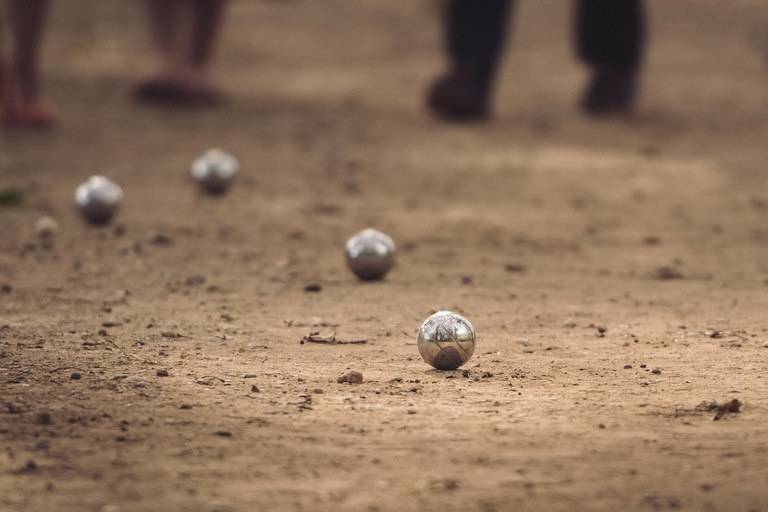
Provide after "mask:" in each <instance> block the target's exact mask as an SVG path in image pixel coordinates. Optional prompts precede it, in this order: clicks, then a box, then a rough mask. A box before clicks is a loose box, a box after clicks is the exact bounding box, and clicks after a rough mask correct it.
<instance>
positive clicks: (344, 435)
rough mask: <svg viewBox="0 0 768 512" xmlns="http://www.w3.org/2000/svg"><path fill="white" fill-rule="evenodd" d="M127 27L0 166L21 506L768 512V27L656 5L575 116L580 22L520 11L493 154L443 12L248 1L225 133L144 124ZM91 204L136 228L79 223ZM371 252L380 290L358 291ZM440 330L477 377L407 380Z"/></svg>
mask: <svg viewBox="0 0 768 512" xmlns="http://www.w3.org/2000/svg"><path fill="white" fill-rule="evenodd" d="M138 7H139V6H138V5H137V4H136V3H134V2H124V1H121V0H109V1H98V0H89V1H86V0H67V1H60V2H58V3H57V5H56V10H55V13H54V16H53V19H52V24H51V25H52V26H51V32H50V36H49V38H48V40H47V43H48V44H47V46H46V71H47V87H48V91H49V93H50V95H51V97H52V98H53V99H54V100H55V101H56V103H57V104H58V105H59V108H60V111H61V115H62V122H61V124H60V126H59V128H58V129H57V130H55V131H54V132H52V133H49V134H30V133H23V134H19V133H10V132H7V131H6V132H4V133H2V136H1V138H0V188H3V189H7V188H9V187H16V188H18V189H21V190H23V191H24V202H23V204H21V205H17V206H6V207H2V208H0V233H1V234H2V236H0V284H2V285H4V286H3V288H2V292H1V293H0V510H3V511H9V512H11V511H13V512H16V511H58V512H69V511H78V512H81V511H97V512H133V511H159V510H165V511H168V510H178V511H190V512H197V511H201V512H241V511H253V510H304V511H323V510H334V511H339V510H349V511H359V510H366V511H417V510H418V511H423V510H442V511H452V510H457V511H458V510H463V511H466V510H481V511H506V510H510V511H512V510H514V511H529V510H530V511H533V510H546V511H550V510H552V511H566V510H567V511H572V510H600V511H617V510H695V511H743V512H751V511H768V485H767V484H768V466H767V465H766V461H768V426H766V425H767V424H768V405H767V404H766V401H765V399H766V396H767V395H768V373H766V370H768V321H767V320H766V311H767V310H768V295H767V294H766V292H767V291H768V288H767V285H768V256H766V254H768V222H767V221H766V219H767V218H768V187H767V186H766V185H767V183H766V173H768V145H767V144H766V141H768V11H766V9H765V7H766V5H765V2H764V1H762V0H751V1H750V0H732V1H730V2H727V3H723V2H717V1H715V0H680V1H676V2H662V1H661V0H657V1H655V2H652V3H651V27H652V29H651V47H650V49H649V54H648V60H647V66H646V73H645V76H644V84H643V85H644V88H643V95H642V98H641V101H640V105H639V108H638V112H637V114H636V115H635V116H634V117H632V118H631V119H628V120H622V121H606V122H595V121H591V120H589V119H585V118H583V117H581V116H580V115H579V113H578V112H577V111H576V109H575V108H574V103H575V101H576V99H577V97H578V93H579V91H580V88H581V86H582V85H583V82H584V79H585V73H584V70H583V69H582V68H581V67H580V66H579V64H578V63H577V62H576V61H575V60H574V58H573V56H572V52H571V50H570V48H569V38H570V34H569V32H568V28H569V26H570V22H569V20H568V10H569V7H570V4H568V3H566V2H560V1H555V0H547V1H536V2H522V3H521V4H520V6H519V7H520V8H519V11H518V15H519V16H518V18H517V19H516V21H515V34H514V37H513V45H512V48H510V52H509V53H508V55H507V58H506V65H505V67H504V70H503V72H502V75H503V76H502V81H501V83H500V84H499V88H498V98H497V107H498V108H497V115H496V116H495V119H494V120H493V121H492V122H491V123H489V124H487V125H483V126H474V127H460V126H459V127H457V126H450V125H444V124H441V123H439V122H437V121H435V120H433V119H431V118H430V117H429V116H428V115H427V114H426V113H425V112H424V111H423V109H422V94H423V90H424V87H425V85H426V84H427V83H428V82H429V80H430V78H431V77H432V76H433V75H434V74H435V73H436V72H437V71H439V70H440V68H441V66H442V64H443V62H442V57H441V55H440V52H439V34H438V27H437V22H436V17H435V16H436V15H435V12H434V8H433V7H430V5H429V4H428V3H422V2H410V1H406V0H398V1H392V0H366V1H365V2H349V1H344V0H325V1H323V2H318V1H309V0H304V1H296V2H256V1H240V2H236V3H235V4H234V5H233V8H232V12H231V16H230V18H229V23H228V26H227V32H226V34H225V38H224V41H223V42H222V46H221V55H220V57H221V59H220V62H219V67H218V72H219V76H220V78H221V83H222V86H223V87H224V88H225V89H226V90H227V91H228V92H229V94H230V102H229V104H228V106H227V107H225V108H223V109H220V110H217V111H208V112H190V111H178V110H158V109H153V108H149V107H142V106H137V105H136V104H134V103H133V102H132V101H131V100H130V98H129V90H130V84H131V82H132V80H134V79H135V78H137V77H139V76H141V73H143V72H144V71H145V70H146V69H147V65H148V55H147V54H146V52H145V51H144V48H145V39H146V38H145V34H144V31H143V28H144V27H143V20H142V18H141V13H140V11H139V9H138ZM211 146H221V147H224V148H225V149H227V150H229V151H232V152H233V153H235V154H236V155H237V156H238V157H239V158H240V159H241V161H242V163H243V174H242V176H241V179H240V181H239V182H238V183H237V185H236V187H235V188H234V189H233V190H232V193H231V194H230V195H229V196H227V197H225V198H223V199H220V200H216V199H210V198H205V197H201V196H200V195H199V194H198V193H197V192H196V190H195V189H194V187H193V186H192V185H191V184H190V183H189V181H188V179H187V176H186V173H187V168H188V165H189V162H190V161H191V159H192V158H193V157H194V156H196V155H197V154H199V153H200V152H202V151H203V150H204V149H206V148H208V147H211ZM93 173H103V174H106V175H108V176H110V177H112V178H113V179H115V180H116V181H118V182H119V183H120V184H121V185H122V186H123V188H124V190H125V193H126V199H125V202H124V205H123V210H122V211H121V213H120V216H119V219H118V223H117V224H118V227H117V228H115V227H114V226H113V227H111V228H107V229H99V228H92V227H89V226H86V225H85V224H84V223H83V222H82V221H81V219H80V218H79V217H78V216H77V215H76V212H75V211H74V209H73V206H72V194H73V191H74V187H75V185H76V184H77V183H78V182H79V181H81V180H83V179H84V178H86V177H87V176H89V175H90V174H93ZM43 215H52V216H54V217H55V218H56V219H57V220H58V222H59V223H60V228H59V231H58V234H57V236H56V239H55V241H54V243H53V247H49V248H46V247H43V244H41V243H40V241H39V240H38V239H37V237H36V234H35V228H34V226H35V222H36V220H37V219H38V218H40V217H41V216H43ZM367 226H376V227H379V228H380V229H383V230H385V231H386V232H388V233H390V234H391V235H392V236H393V238H394V239H395V240H396V242H397V243H398V246H399V252H398V266H397V268H396V269H395V271H394V272H393V273H392V274H391V275H390V276H389V278H388V279H387V280H386V281H384V282H381V283H360V282H358V281H357V280H356V279H355V278H354V277H353V276H352V275H351V274H350V273H349V272H348V271H347V269H346V268H345V265H344V261H343V244H344V241H345V240H346V238H347V237H348V236H349V235H351V234H352V233H354V232H355V231H357V230H358V229H361V228H363V227H367ZM308 284H319V285H320V286H321V287H322V290H321V291H320V292H319V293H307V292H305V291H304V288H305V286H306V285H308ZM444 308H447V309H453V310H455V311H457V312H461V313H463V314H465V315H466V316H467V317H468V318H469V319H470V320H471V321H472V322H473V323H474V325H475V327H476V329H477V331H478V336H479V339H478V345H477V350H476V352H475V355H474V357H473V358H472V359H471V361H470V362H469V363H468V364H467V366H466V369H467V370H469V371H468V372H462V371H461V370H460V371H456V372H437V371H434V370H431V369H430V368H429V367H428V366H427V365H426V364H425V363H424V362H423V361H422V360H421V358H420V357H419V354H418V351H417V349H416V342H415V333H416V329H417V328H418V326H419V324H420V323H421V321H422V320H423V319H424V318H426V317H427V316H428V315H429V314H430V313H431V312H432V311H434V310H437V309H444ZM312 331H321V332H322V333H326V334H330V333H333V332H336V334H337V336H338V337H340V338H365V339H367V340H368V344H366V345H351V346H344V345H334V346H332V345H315V344H303V345H302V344H300V343H299V341H300V339H301V338H302V337H303V336H305V335H307V334H309V333H310V332H312ZM158 370H161V371H160V372H158ZM162 370H166V371H167V376H160V375H162V374H163V371H162ZM349 370H357V371H360V372H362V373H363V375H364V378H365V381H364V383H363V384H360V385H349V384H338V383H337V382H336V379H337V377H338V376H340V375H341V374H343V373H345V372H347V371H349ZM78 377H79V378H78ZM732 399H737V400H739V401H740V402H741V404H742V405H741V409H740V412H738V413H736V412H733V413H726V414H721V415H720V416H721V418H720V420H719V421H713V418H714V417H715V415H716V412H717V411H716V410H712V409H713V408H714V405H711V404H710V405H708V404H706V403H704V404H703V402H712V401H717V402H720V403H724V402H725V401H729V400H732Z"/></svg>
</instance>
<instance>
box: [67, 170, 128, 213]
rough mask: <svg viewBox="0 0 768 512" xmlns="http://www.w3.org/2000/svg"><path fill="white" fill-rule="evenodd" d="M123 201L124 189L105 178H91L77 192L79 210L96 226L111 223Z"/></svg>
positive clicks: (76, 199) (76, 198)
mask: <svg viewBox="0 0 768 512" xmlns="http://www.w3.org/2000/svg"><path fill="white" fill-rule="evenodd" d="M122 200H123V189H121V188H120V186H119V185H118V184H117V183H115V182H113V181H111V180H110V179H108V178H105V177H104V176H91V177H90V178H89V179H88V181H86V182H84V183H82V184H81V185H80V186H79V187H77V190H76V191H75V204H76V205H77V208H78V209H79V210H80V212H81V213H82V214H83V216H84V217H85V218H86V219H87V220H88V221H89V222H92V223H94V224H107V223H108V222H109V221H111V220H112V218H113V217H114V216H115V214H116V213H117V210H118V209H119V208H120V203H121V202H122Z"/></svg>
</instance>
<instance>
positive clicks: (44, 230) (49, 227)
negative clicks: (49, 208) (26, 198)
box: [35, 215, 59, 242]
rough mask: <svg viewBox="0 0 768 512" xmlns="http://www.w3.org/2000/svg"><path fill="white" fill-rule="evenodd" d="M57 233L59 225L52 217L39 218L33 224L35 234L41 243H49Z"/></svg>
mask: <svg viewBox="0 0 768 512" xmlns="http://www.w3.org/2000/svg"><path fill="white" fill-rule="evenodd" d="M58 232H59V223H58V222H56V219H54V218H53V217H49V216H47V215H46V216H45V217H40V218H39V219H37V222H35V233H36V234H37V236H38V237H39V238H40V239H41V240H43V241H47V242H49V241H51V240H53V238H54V237H55V236H56V233H58Z"/></svg>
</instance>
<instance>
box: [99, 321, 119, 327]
mask: <svg viewBox="0 0 768 512" xmlns="http://www.w3.org/2000/svg"><path fill="white" fill-rule="evenodd" d="M121 325H122V324H121V323H120V322H114V321H112V320H105V321H103V322H101V326H102V327H120V326H121Z"/></svg>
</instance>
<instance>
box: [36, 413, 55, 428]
mask: <svg viewBox="0 0 768 512" xmlns="http://www.w3.org/2000/svg"><path fill="white" fill-rule="evenodd" d="M51 423H53V417H52V416H51V413H50V412H48V411H41V412H39V413H37V414H36V415H35V424H37V425H50V424H51Z"/></svg>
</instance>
